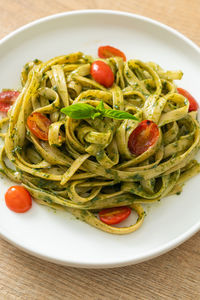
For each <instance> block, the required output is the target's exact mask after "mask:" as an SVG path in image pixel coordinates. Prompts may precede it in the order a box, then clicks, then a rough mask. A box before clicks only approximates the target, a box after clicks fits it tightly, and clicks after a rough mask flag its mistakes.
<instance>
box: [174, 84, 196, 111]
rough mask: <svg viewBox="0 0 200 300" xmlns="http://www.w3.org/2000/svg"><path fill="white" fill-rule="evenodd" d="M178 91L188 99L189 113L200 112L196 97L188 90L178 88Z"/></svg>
mask: <svg viewBox="0 0 200 300" xmlns="http://www.w3.org/2000/svg"><path fill="white" fill-rule="evenodd" d="M177 91H178V93H179V94H181V95H183V96H184V97H185V98H187V99H188V101H189V103H190V105H189V111H195V110H198V108H199V104H198V103H197V101H196V100H195V99H194V97H193V96H192V95H191V94H190V93H189V92H188V91H186V90H184V89H182V88H177Z"/></svg>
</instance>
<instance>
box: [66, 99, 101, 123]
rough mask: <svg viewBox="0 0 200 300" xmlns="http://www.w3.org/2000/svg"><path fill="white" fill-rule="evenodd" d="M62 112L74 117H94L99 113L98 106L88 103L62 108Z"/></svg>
mask: <svg viewBox="0 0 200 300" xmlns="http://www.w3.org/2000/svg"><path fill="white" fill-rule="evenodd" d="M61 112H62V113H64V114H65V115H67V116H69V117H70V118H72V119H89V118H94V116H95V114H96V113H97V111H96V108H95V107H93V106H92V105H89V104H87V103H76V104H72V105H70V106H68V107H64V108H62V109H61Z"/></svg>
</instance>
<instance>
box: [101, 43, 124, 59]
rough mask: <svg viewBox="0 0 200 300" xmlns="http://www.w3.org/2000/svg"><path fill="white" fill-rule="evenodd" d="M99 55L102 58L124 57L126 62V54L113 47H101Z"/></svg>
mask: <svg viewBox="0 0 200 300" xmlns="http://www.w3.org/2000/svg"><path fill="white" fill-rule="evenodd" d="M98 55H99V57H101V58H109V57H113V56H119V57H122V58H123V60H124V61H126V56H125V54H124V53H123V52H122V51H120V50H119V49H117V48H114V47H111V46H101V47H99V49H98Z"/></svg>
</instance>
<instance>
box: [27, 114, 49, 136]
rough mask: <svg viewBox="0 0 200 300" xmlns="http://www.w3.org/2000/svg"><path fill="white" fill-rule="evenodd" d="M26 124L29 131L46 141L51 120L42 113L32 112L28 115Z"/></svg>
mask: <svg viewBox="0 0 200 300" xmlns="http://www.w3.org/2000/svg"><path fill="white" fill-rule="evenodd" d="M27 125H28V128H29V129H30V131H31V132H32V133H33V134H34V135H35V136H37V137H38V138H39V139H41V140H43V141H48V133H49V126H50V125H51V121H50V120H49V119H48V118H47V117H46V116H45V115H43V114H41V113H39V112H34V113H32V114H30V116H28V119H27Z"/></svg>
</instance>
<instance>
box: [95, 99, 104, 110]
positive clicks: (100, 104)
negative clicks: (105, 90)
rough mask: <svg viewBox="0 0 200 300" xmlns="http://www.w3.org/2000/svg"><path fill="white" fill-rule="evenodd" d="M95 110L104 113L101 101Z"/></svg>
mask: <svg viewBox="0 0 200 300" xmlns="http://www.w3.org/2000/svg"><path fill="white" fill-rule="evenodd" d="M96 109H97V110H99V111H101V112H104V111H105V107H104V104H103V101H102V100H101V102H100V103H99V104H98V105H97V106H96Z"/></svg>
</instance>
